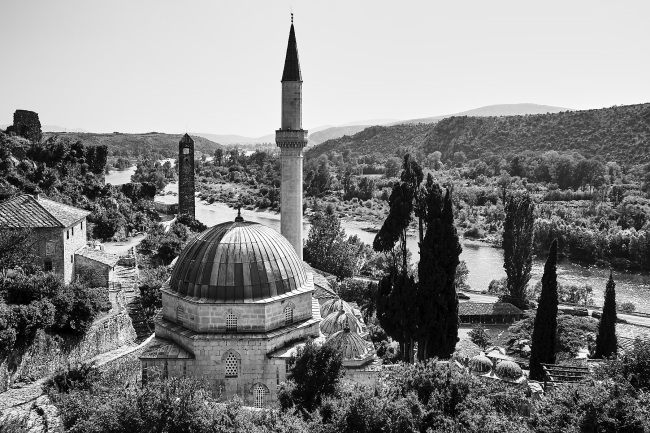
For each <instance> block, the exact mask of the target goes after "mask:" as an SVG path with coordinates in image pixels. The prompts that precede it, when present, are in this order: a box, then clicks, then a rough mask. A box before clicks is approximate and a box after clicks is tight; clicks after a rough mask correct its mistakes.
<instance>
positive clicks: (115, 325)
mask: <svg viewBox="0 0 650 433" xmlns="http://www.w3.org/2000/svg"><path fill="white" fill-rule="evenodd" d="M134 339H135V330H134V329H133V325H132V324H131V318H130V317H129V315H128V313H127V312H126V311H125V312H122V313H119V314H116V315H114V316H110V317H107V318H105V319H102V320H100V321H98V322H97V323H95V324H93V326H92V327H91V328H90V330H89V331H88V332H87V333H86V334H85V335H84V336H83V338H82V339H81V340H78V339H76V338H61V337H57V336H51V335H48V334H45V333H44V332H39V333H38V335H37V337H36V339H35V341H34V342H33V344H32V345H31V346H30V347H29V348H28V349H27V350H26V351H23V352H20V353H19V352H15V353H11V354H9V355H8V356H7V357H5V358H4V359H2V360H0V391H4V390H6V389H7V388H8V386H9V385H11V384H12V383H13V382H15V381H18V380H25V379H38V378H41V377H45V376H47V375H50V374H52V373H54V372H55V371H57V370H58V369H60V368H63V367H65V366H66V365H68V364H74V363H77V362H81V361H84V360H86V359H89V358H92V357H93V356H95V355H97V354H99V353H103V352H107V351H109V350H112V349H115V348H118V347H120V346H122V345H125V344H130V343H132V342H133V341H134Z"/></svg>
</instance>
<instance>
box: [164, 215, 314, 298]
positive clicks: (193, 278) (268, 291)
mask: <svg viewBox="0 0 650 433" xmlns="http://www.w3.org/2000/svg"><path fill="white" fill-rule="evenodd" d="M306 281H307V274H306V272H305V269H304V267H303V263H302V261H301V260H300V259H299V258H298V255H297V254H296V252H295V250H294V248H293V246H292V245H291V244H290V243H289V241H288V240H287V239H285V238H284V237H283V236H282V235H281V234H280V233H278V232H276V231H275V230H273V229H271V228H269V227H266V226H264V225H261V224H257V223H252V222H247V221H244V220H243V219H242V218H241V216H239V217H237V219H236V220H235V222H226V223H222V224H219V225H216V226H214V227H212V228H210V229H208V230H206V231H204V232H203V233H201V234H199V235H198V236H197V237H195V238H194V239H193V240H191V241H190V243H189V244H188V245H187V246H186V247H185V248H184V249H183V251H182V252H181V254H180V256H179V258H178V261H177V262H176V265H175V266H174V271H173V273H172V276H171V279H170V281H169V291H171V292H173V293H177V294H179V295H180V296H187V297H191V298H193V299H194V300H198V301H202V302H207V303H241V302H254V301H258V300H261V299H266V298H272V297H275V296H280V295H284V294H287V293H289V292H292V291H294V290H298V289H300V288H302V287H303V286H304V285H305V283H306Z"/></svg>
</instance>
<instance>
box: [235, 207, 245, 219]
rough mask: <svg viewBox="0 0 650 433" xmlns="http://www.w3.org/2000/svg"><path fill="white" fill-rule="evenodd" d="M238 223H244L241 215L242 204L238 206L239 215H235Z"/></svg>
mask: <svg viewBox="0 0 650 433" xmlns="http://www.w3.org/2000/svg"><path fill="white" fill-rule="evenodd" d="M235 222H236V223H243V222H244V218H243V217H242V216H241V205H239V206H237V217H235Z"/></svg>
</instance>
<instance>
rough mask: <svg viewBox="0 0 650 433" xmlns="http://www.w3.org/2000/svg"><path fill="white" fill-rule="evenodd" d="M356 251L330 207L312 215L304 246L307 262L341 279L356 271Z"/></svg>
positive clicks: (350, 275)
mask: <svg viewBox="0 0 650 433" xmlns="http://www.w3.org/2000/svg"><path fill="white" fill-rule="evenodd" d="M356 252H357V251H356V250H355V248H354V245H353V244H352V243H350V242H349V241H348V239H346V237H345V231H344V230H343V228H341V221H339V219H338V217H337V216H336V214H335V213H334V211H333V209H332V207H330V206H328V207H327V209H326V210H325V212H319V213H317V214H316V215H315V216H314V218H313V219H312V227H311V229H310V230H309V236H308V238H307V242H306V243H305V248H304V257H305V261H306V262H307V263H310V264H312V265H313V266H315V267H316V268H317V269H320V270H322V271H325V272H328V273H330V274H334V275H336V276H337V278H338V279H340V280H343V279H344V278H349V277H352V276H353V274H354V273H355V271H358V270H357V269H355V265H356V263H357V261H356V256H355V253H356Z"/></svg>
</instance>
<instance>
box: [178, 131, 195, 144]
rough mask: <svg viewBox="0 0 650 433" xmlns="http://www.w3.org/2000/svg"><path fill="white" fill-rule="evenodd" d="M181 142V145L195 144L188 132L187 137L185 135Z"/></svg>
mask: <svg viewBox="0 0 650 433" xmlns="http://www.w3.org/2000/svg"><path fill="white" fill-rule="evenodd" d="M180 142H181V143H194V140H192V137H190V136H189V135H188V134H187V132H186V133H185V135H183V137H181V141H180Z"/></svg>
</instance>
